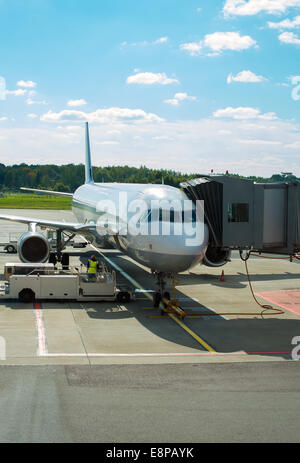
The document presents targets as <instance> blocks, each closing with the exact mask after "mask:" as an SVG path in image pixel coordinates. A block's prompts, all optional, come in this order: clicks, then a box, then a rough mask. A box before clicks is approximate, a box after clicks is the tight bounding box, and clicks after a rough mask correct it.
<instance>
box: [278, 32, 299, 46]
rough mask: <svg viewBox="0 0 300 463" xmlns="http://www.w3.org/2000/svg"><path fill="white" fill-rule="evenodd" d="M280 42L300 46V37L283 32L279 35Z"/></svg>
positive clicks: (292, 33)
mask: <svg viewBox="0 0 300 463" xmlns="http://www.w3.org/2000/svg"><path fill="white" fill-rule="evenodd" d="M278 38H279V40H280V42H283V43H288V44H291V45H300V37H299V36H298V35H296V34H294V32H283V33H282V34H280V35H279V37H278Z"/></svg>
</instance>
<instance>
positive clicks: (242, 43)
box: [180, 32, 257, 56]
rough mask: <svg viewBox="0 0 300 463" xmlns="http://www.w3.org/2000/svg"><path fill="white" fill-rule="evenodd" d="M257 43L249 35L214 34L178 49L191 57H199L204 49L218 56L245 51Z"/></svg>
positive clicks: (237, 33)
mask: <svg viewBox="0 0 300 463" xmlns="http://www.w3.org/2000/svg"><path fill="white" fill-rule="evenodd" d="M253 46H257V43H256V41H255V40H254V39H252V37H250V35H243V36H241V35H240V33H239V32H214V33H213V34H207V35H206V36H205V37H204V40H200V42H190V43H184V44H182V45H180V49H181V50H184V51H187V52H188V53H189V54H190V55H191V56H195V55H199V54H201V53H202V51H203V49H204V48H205V47H206V48H207V49H210V50H212V51H213V54H220V53H221V52H222V51H223V50H234V51H240V50H246V49H248V48H251V47H253Z"/></svg>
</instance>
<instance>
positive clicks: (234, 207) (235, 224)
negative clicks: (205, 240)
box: [181, 175, 300, 255]
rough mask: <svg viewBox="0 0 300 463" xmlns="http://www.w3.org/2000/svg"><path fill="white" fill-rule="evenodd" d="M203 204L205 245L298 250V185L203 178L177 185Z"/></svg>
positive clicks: (262, 249)
mask: <svg viewBox="0 0 300 463" xmlns="http://www.w3.org/2000/svg"><path fill="white" fill-rule="evenodd" d="M181 187H182V188H183V190H184V191H185V193H186V194H187V196H188V197H189V198H190V199H192V200H193V201H194V202H195V201H196V200H203V201H204V216H205V222H206V223H207V225H208V227H209V230H210V243H209V244H210V246H212V247H218V248H224V249H240V250H244V249H255V250H258V251H262V252H273V253H279V254H288V255H290V254H293V253H295V252H298V251H299V250H300V182H293V183H254V182H252V181H251V180H245V179H240V178H234V177H229V176H227V175H224V176H207V177H205V176H203V177H200V178H197V179H194V180H190V181H188V182H184V183H182V184H181Z"/></svg>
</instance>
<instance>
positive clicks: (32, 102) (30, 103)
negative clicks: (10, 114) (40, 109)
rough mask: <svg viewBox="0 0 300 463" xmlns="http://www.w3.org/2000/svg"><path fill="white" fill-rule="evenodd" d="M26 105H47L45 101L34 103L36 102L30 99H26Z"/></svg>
mask: <svg viewBox="0 0 300 463" xmlns="http://www.w3.org/2000/svg"><path fill="white" fill-rule="evenodd" d="M26 103H27V104H28V105H33V104H42V105H46V104H47V101H45V100H43V101H36V100H33V99H32V98H27V100H26Z"/></svg>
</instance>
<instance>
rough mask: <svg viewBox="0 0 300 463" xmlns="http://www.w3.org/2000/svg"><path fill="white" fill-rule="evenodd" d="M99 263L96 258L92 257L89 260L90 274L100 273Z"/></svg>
mask: <svg viewBox="0 0 300 463" xmlns="http://www.w3.org/2000/svg"><path fill="white" fill-rule="evenodd" d="M99 269H100V267H99V262H98V261H97V259H96V256H92V257H91V258H90V259H89V260H88V264H87V271H88V273H93V274H94V275H95V274H96V273H97V272H99Z"/></svg>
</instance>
